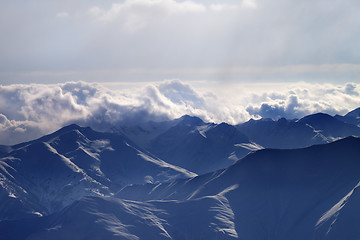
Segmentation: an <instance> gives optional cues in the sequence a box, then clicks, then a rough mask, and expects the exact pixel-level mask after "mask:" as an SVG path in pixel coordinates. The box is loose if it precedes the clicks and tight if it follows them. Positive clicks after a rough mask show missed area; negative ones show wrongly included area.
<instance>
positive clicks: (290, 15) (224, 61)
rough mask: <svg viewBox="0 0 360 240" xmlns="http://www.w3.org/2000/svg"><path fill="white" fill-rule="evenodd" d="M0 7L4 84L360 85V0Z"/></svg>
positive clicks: (147, 0)
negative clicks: (213, 82) (161, 81)
mask: <svg viewBox="0 0 360 240" xmlns="http://www.w3.org/2000/svg"><path fill="white" fill-rule="evenodd" d="M0 4H1V7H0V32H1V36H2V37H1V38H0V50H1V54H0V79H1V83H2V84H12V83H58V82H66V81H78V80H82V81H87V82H104V81H106V82H119V81H120V82H129V81H140V82H142V81H159V80H164V79H181V80H183V81H204V80H205V81H217V82H224V81H235V82H254V81H256V82H273V81H277V82H279V81H280V82H289V81H311V82H312V81H315V82H332V83H345V82H356V81H359V75H360V62H359V59H360V44H358V39H360V31H359V29H360V19H359V16H358V13H359V12H360V4H359V2H358V1H357V0H330V1H329V0H315V1H308V0H305V1H288V0H273V1H267V0H221V1H220V0H206V1H205V0H201V1H200V0H198V1H179V0H178V1H175V0H125V1H116V0H103V1H95V0H76V1H74V0H62V1H45V0H30V1H26V0H15V1H1V3H0Z"/></svg>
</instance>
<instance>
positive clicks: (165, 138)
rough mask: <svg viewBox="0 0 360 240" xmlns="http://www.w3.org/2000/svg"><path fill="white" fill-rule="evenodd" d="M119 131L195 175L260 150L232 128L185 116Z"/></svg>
mask: <svg viewBox="0 0 360 240" xmlns="http://www.w3.org/2000/svg"><path fill="white" fill-rule="evenodd" d="M120 129H121V131H122V132H123V133H124V134H125V135H127V136H128V137H129V138H131V139H132V140H133V141H134V142H136V143H138V144H140V145H141V146H143V147H144V148H145V149H147V150H148V151H149V152H151V153H152V154H154V155H156V156H157V157H159V158H161V159H163V160H164V161H166V162H168V163H171V164H174V165H176V166H180V167H183V168H185V169H188V170H190V171H192V172H195V173H198V174H203V173H207V172H211V171H215V170H218V169H222V168H225V167H228V166H230V165H232V164H233V163H234V162H235V161H237V160H238V159H240V158H242V157H243V156H245V155H246V154H248V153H249V152H250V151H252V150H254V149H256V150H257V149H258V148H261V147H260V146H257V145H256V144H250V141H249V139H248V137H247V136H246V135H244V134H243V133H241V132H240V131H239V130H237V129H236V128H235V127H234V126H232V125H229V124H226V123H221V124H214V123H204V122H203V121H202V120H201V119H200V118H198V117H191V116H188V115H185V116H183V117H181V118H179V119H175V120H172V121H166V122H163V124H162V125H161V124H159V123H157V124H155V123H153V122H148V123H145V124H143V125H141V126H131V127H121V128H120ZM244 144H245V145H244Z"/></svg>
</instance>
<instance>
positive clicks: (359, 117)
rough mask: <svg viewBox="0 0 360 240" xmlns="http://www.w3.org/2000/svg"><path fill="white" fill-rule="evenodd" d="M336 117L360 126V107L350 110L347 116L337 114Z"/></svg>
mask: <svg viewBox="0 0 360 240" xmlns="http://www.w3.org/2000/svg"><path fill="white" fill-rule="evenodd" d="M335 118H337V119H339V120H341V121H343V122H346V123H350V124H353V125H356V126H358V127H360V107H359V108H356V109H354V110H352V111H350V112H348V113H347V114H346V115H345V116H340V115H335Z"/></svg>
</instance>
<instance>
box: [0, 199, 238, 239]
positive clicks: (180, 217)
mask: <svg viewBox="0 0 360 240" xmlns="http://www.w3.org/2000/svg"><path fill="white" fill-rule="evenodd" d="M233 220H234V219H233V214H232V211H231V209H230V206H229V205H228V202H227V200H226V198H225V197H223V196H212V197H204V198H200V199H194V200H189V201H151V202H139V201H129V200H120V199H115V198H103V197H84V198H82V199H80V200H78V201H76V202H75V203H73V204H72V205H70V206H69V207H67V208H65V209H64V210H62V211H61V212H59V213H56V214H53V215H50V216H47V217H42V218H33V219H31V220H20V221H3V222H0V238H1V239H7V240H12V239H14V240H15V239H25V238H26V239H29V240H35V239H41V240H47V239H49V240H50V239H51V240H56V239H109V240H117V239H129V240H130V239H131V240H133V239H214V240H215V239H229V240H230V239H236V237H237V234H236V231H235V229H234V223H233ZM24 228H26V230H24V231H18V229H24Z"/></svg>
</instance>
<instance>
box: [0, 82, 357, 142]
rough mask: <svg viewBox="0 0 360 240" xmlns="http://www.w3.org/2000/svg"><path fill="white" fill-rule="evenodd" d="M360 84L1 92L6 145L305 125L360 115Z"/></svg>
mask: <svg viewBox="0 0 360 240" xmlns="http://www.w3.org/2000/svg"><path fill="white" fill-rule="evenodd" d="M359 103H360V84H357V83H347V84H344V85H332V84H321V85H320V84H310V83H303V82H302V83H293V84H287V85H282V84H269V83H268V84H238V85H236V84H235V85H226V86H223V85H222V86H218V87H216V88H215V87H209V86H208V87H205V86H202V87H196V88H195V87H193V86H192V85H189V84H188V83H185V82H182V81H180V80H169V81H164V82H158V83H151V84H147V85H146V86H144V85H141V84H139V87H136V88H123V89H118V90H110V89H109V88H107V87H105V86H104V85H101V84H96V83H86V82H67V83H64V84H53V85H40V84H26V85H8V86H0V144H7V145H9V144H15V143H19V142H22V141H27V140H31V139H33V138H36V137H40V136H42V135H44V134H47V133H50V132H52V131H55V130H57V129H59V128H61V127H63V126H65V125H68V124H71V123H77V124H80V125H82V126H90V127H93V128H94V129H97V130H109V129H111V128H112V127H114V126H115V127H116V126H119V125H121V124H136V123H140V122H145V121H150V120H153V121H164V120H168V119H174V118H177V117H180V116H182V115H184V114H190V115H196V116H199V117H201V118H202V119H204V120H205V121H211V122H223V121H224V122H228V123H231V124H237V123H240V122H244V121H247V120H249V119H250V118H261V117H263V118H274V119H277V118H280V117H285V118H290V119H293V118H301V117H303V116H305V115H307V114H312V113H316V112H326V113H328V114H331V115H334V114H345V113H347V112H348V111H350V110H352V109H354V108H357V107H359Z"/></svg>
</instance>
